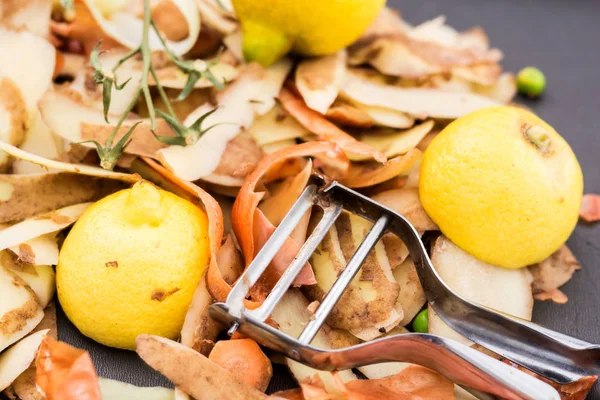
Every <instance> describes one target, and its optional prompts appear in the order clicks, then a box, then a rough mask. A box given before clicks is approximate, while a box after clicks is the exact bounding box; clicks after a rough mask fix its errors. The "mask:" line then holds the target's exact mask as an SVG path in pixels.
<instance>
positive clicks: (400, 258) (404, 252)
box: [381, 233, 410, 270]
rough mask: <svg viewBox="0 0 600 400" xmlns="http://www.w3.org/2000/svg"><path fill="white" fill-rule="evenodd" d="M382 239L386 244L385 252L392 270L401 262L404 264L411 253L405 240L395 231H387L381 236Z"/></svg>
mask: <svg viewBox="0 0 600 400" xmlns="http://www.w3.org/2000/svg"><path fill="white" fill-rule="evenodd" d="M381 241H382V242H383V245H384V246H385V252H386V254H387V257H388V260H389V262H390V267H392V270H393V269H395V268H397V267H398V266H399V265H400V264H402V263H403V262H404V260H406V258H407V257H408V255H409V254H410V253H409V251H408V247H406V245H405V244H404V242H403V241H402V240H401V239H400V238H399V237H398V236H396V235H394V234H393V233H386V234H385V235H383V237H382V238H381Z"/></svg>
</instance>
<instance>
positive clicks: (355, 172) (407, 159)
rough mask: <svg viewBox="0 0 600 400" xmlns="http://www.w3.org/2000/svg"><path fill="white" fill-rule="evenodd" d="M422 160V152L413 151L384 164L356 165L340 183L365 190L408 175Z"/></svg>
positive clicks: (367, 163)
mask: <svg viewBox="0 0 600 400" xmlns="http://www.w3.org/2000/svg"><path fill="white" fill-rule="evenodd" d="M420 159H421V152H420V151H419V150H417V149H412V150H410V151H409V152H408V153H406V154H404V155H402V156H397V157H394V158H392V159H390V160H388V161H386V162H385V163H383V164H376V163H374V162H372V161H370V162H365V163H354V164H352V165H351V166H350V170H349V171H348V173H347V174H346V175H345V176H343V177H342V178H341V179H340V183H342V184H343V185H346V186H348V187H351V188H364V187H368V186H373V185H377V184H379V183H382V182H385V181H388V180H390V179H392V178H395V177H397V176H399V175H403V174H406V173H407V172H408V171H409V170H410V168H412V167H413V166H414V165H415V163H417V162H418V161H419V160H420Z"/></svg>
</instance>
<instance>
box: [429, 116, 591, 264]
mask: <svg viewBox="0 0 600 400" xmlns="http://www.w3.org/2000/svg"><path fill="white" fill-rule="evenodd" d="M582 193H583V176H582V173H581V168H580V166H579V163H578V162H577V158H576V157H575V154H574V153H573V151H572V150H571V148H570V147H569V145H568V144H567V142H565V140H564V139H563V138H562V137H561V136H560V135H559V134H558V133H557V132H556V131H555V130H554V129H553V128H552V127H551V126H550V125H548V124H547V123H546V122H544V121H543V120H542V119H540V118H539V117H537V116H536V115H534V114H532V113H531V112H529V111H526V110H523V109H520V108H515V107H508V106H506V107H491V108H486V109H482V110H479V111H475V112H473V113H471V114H469V115H466V116H463V117H461V118H459V119H457V120H456V121H454V122H452V123H451V124H449V125H448V126H447V127H446V128H445V129H444V130H443V131H442V132H441V133H440V134H439V135H438V136H437V137H436V138H435V139H434V140H433V141H432V142H431V144H430V145H429V147H428V148H427V150H426V151H425V154H424V155H423V160H422V163H421V175H420V180H419V194H420V197H421V201H422V203H423V207H424V208H425V211H427V214H429V216H430V217H431V219H433V221H435V222H436V223H437V224H438V225H439V227H440V229H441V230H442V232H443V233H444V235H446V236H448V237H449V238H450V239H451V240H452V241H453V242H454V243H456V244H457V245H458V246H460V247H461V248H462V249H463V250H465V251H467V252H469V253H471V254H472V255H474V256H475V257H477V258H479V259H480V260H483V261H485V262H488V263H491V264H495V265H499V266H501V267H505V268H520V267H524V266H526V265H530V264H534V263H537V262H540V261H542V260H544V259H545V258H546V257H548V256H549V255H550V254H552V253H553V252H554V251H555V250H557V249H558V248H559V247H560V246H561V245H562V244H563V243H564V242H565V241H566V240H567V238H568V237H569V235H570V234H571V232H572V231H573V228H574V227H575V224H576V223H577V219H578V212H579V205H580V204H581V197H582Z"/></svg>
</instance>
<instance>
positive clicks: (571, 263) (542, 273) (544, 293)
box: [529, 245, 581, 304]
mask: <svg viewBox="0 0 600 400" xmlns="http://www.w3.org/2000/svg"><path fill="white" fill-rule="evenodd" d="M580 269H581V265H580V264H579V262H578V261H577V259H576V258H575V256H574V255H573V253H572V252H571V250H569V248H568V247H567V246H566V245H563V246H562V247H561V248H560V249H558V250H557V251H555V252H554V253H552V255H550V257H548V258H547V259H545V260H544V261H542V262H541V263H539V264H536V265H532V266H530V267H529V272H531V275H532V276H533V283H532V284H531V288H532V290H533V297H535V299H536V300H552V301H554V302H555V303H559V304H564V303H566V302H567V300H568V298H567V296H566V295H565V294H564V293H563V292H561V291H560V290H559V289H558V288H559V287H561V286H562V285H564V284H565V283H567V282H568V281H569V280H570V279H571V278H572V277H573V274H574V273H575V271H578V270H580Z"/></svg>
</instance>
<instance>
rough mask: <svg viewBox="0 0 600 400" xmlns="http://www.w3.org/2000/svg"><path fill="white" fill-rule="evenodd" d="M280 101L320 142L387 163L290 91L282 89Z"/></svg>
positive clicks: (383, 156) (379, 154)
mask: <svg viewBox="0 0 600 400" xmlns="http://www.w3.org/2000/svg"><path fill="white" fill-rule="evenodd" d="M279 101H281V105H282V106H283V108H285V110H286V111H287V112H289V113H290V115H291V116H292V117H294V118H296V120H298V122H300V124H301V125H303V126H304V127H305V128H306V129H308V130H309V131H310V132H312V133H314V134H316V135H317V138H318V139H319V140H322V141H326V142H333V143H336V144H337V145H338V146H339V147H340V148H341V149H342V150H344V151H347V152H349V153H355V154H364V155H368V156H370V157H373V158H374V159H375V160H377V161H379V162H385V160H386V157H385V155H384V154H382V153H381V152H379V151H377V150H375V149H373V148H372V147H370V146H367V145H366V144H364V143H361V142H359V141H358V140H356V139H354V138H353V137H352V136H350V135H349V134H347V133H346V132H344V131H343V130H341V129H340V128H338V127H337V126H335V125H334V124H333V123H332V122H329V121H328V120H327V119H325V117H323V116H322V115H321V114H319V113H318V112H316V111H314V110H311V109H310V108H308V107H307V106H306V104H305V103H304V101H302V99H301V98H299V97H298V96H296V95H295V94H293V93H292V92H291V91H290V90H288V89H286V88H284V89H282V90H281V92H280V93H279Z"/></svg>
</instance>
